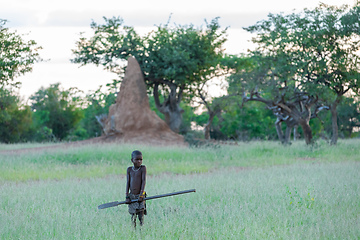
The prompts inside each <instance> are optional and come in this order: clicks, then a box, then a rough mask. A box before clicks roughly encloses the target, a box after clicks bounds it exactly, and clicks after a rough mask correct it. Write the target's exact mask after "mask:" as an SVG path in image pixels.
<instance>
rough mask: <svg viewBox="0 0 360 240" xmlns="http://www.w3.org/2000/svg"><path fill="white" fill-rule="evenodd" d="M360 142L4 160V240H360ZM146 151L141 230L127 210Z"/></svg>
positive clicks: (83, 151) (113, 149) (87, 151)
mask: <svg viewBox="0 0 360 240" xmlns="http://www.w3.org/2000/svg"><path fill="white" fill-rule="evenodd" d="M359 143H360V141H359V140H346V141H340V142H339V145H338V146H336V147H334V146H328V145H327V144H325V143H324V142H319V143H318V145H317V146H313V147H307V146H305V145H304V144H303V143H300V142H299V143H296V144H293V145H292V146H289V147H283V146H281V145H279V144H278V143H275V142H252V143H241V144H239V145H237V146H219V147H214V148H176V147H150V146H134V145H95V146H82V147H79V148H68V149H48V150H44V151H41V152H31V151H30V152H26V153H8V152H6V153H5V152H4V153H2V154H1V155H0V171H1V172H0V178H1V181H0V239H139V238H140V239H359V237H360V201H359V199H360V175H359V173H360V157H359V156H360V154H359V153H360V152H359V147H358V146H359V145H360V144H359ZM134 149H140V150H142V151H143V154H144V164H146V166H147V169H148V179H147V186H146V190H147V192H148V194H149V195H156V194H162V193H167V192H173V191H181V190H186V189H192V188H196V190H197V192H196V193H189V194H185V195H180V196H174V197H168V198H163V199H156V200H151V201H148V202H147V207H148V215H147V216H146V217H145V221H146V222H145V226H144V227H143V228H142V229H141V231H140V230H139V229H137V230H134V229H132V227H131V224H130V215H129V214H128V212H127V206H126V205H121V206H118V207H113V208H108V209H103V210H98V209H97V206H98V205H100V204H102V203H106V202H111V201H116V200H123V199H124V194H123V193H124V190H125V183H126V179H125V176H124V173H125V170H126V167H127V166H129V165H130V160H129V156H130V153H131V151H132V150H134Z"/></svg>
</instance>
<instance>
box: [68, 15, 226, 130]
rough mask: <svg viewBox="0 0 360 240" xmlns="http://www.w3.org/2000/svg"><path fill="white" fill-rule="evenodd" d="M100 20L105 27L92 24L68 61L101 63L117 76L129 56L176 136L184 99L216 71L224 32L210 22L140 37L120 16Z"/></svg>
mask: <svg viewBox="0 0 360 240" xmlns="http://www.w3.org/2000/svg"><path fill="white" fill-rule="evenodd" d="M104 19H105V24H96V23H95V22H92V23H91V28H92V30H93V31H94V35H93V36H92V37H91V38H89V39H87V38H81V39H80V40H79V41H78V42H77V48H76V49H75V50H73V52H74V54H75V58H74V59H72V62H74V63H80V64H82V65H85V64H88V63H93V64H96V65H103V66H104V67H105V69H107V70H110V71H113V72H116V73H121V72H122V69H123V68H122V67H123V61H121V60H126V59H127V58H128V57H129V56H134V57H135V58H136V59H137V60H138V62H139V64H140V67H141V69H142V71H143V73H144V75H145V80H146V82H147V84H148V86H149V87H150V88H151V89H152V90H153V95H154V98H155V103H156V106H157V108H158V110H159V111H160V112H161V113H162V114H164V116H165V121H166V122H167V123H168V125H169V126H170V128H171V129H172V130H173V131H175V132H178V131H179V127H180V125H181V115H182V112H183V110H182V109H181V108H180V102H181V101H182V99H183V98H184V96H186V94H188V96H191V93H195V92H196V91H194V89H195V88H196V87H198V86H199V85H200V84H201V83H202V82H204V81H207V80H209V79H210V78H211V77H214V76H215V75H216V74H218V73H219V68H218V66H219V63H220V60H221V58H222V55H223V49H222V44H223V43H224V42H225V40H226V37H225V34H226V30H220V25H219V23H218V19H217V18H215V19H214V20H212V21H211V22H210V23H206V26H205V27H195V26H193V25H186V26H180V25H174V26H170V25H169V23H168V24H165V25H160V26H158V27H157V29H156V30H154V31H152V32H150V33H148V34H147V35H146V36H143V37H141V36H139V35H138V34H137V33H136V31H135V29H134V28H133V27H128V26H123V20H122V19H121V18H115V17H114V18H111V19H107V18H104Z"/></svg>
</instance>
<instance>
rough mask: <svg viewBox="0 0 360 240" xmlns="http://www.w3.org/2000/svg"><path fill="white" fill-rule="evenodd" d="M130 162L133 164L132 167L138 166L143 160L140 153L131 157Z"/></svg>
mask: <svg viewBox="0 0 360 240" xmlns="http://www.w3.org/2000/svg"><path fill="white" fill-rule="evenodd" d="M131 161H132V163H133V164H134V167H140V166H141V164H142V161H143V157H142V155H141V154H140V155H136V156H135V157H134V158H132V159H131Z"/></svg>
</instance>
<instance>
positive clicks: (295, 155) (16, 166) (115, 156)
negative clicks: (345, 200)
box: [0, 140, 360, 183]
mask: <svg viewBox="0 0 360 240" xmlns="http://www.w3.org/2000/svg"><path fill="white" fill-rule="evenodd" d="M359 145H360V140H346V141H339V144H338V146H336V147H334V146H329V145H328V144H326V143H325V142H319V143H318V144H317V145H316V146H311V147H309V146H306V145H304V143H303V142H297V143H296V144H293V145H292V146H288V147H284V146H282V145H280V144H279V143H277V142H251V143H239V145H235V146H227V145H225V146H217V147H213V148H185V147H153V146H146V145H143V146H138V145H116V144H99V145H90V146H89V145H87V146H79V147H74V148H71V147H67V148H49V149H45V150H41V151H28V152H23V153H11V152H3V154H1V151H0V183H1V182H3V181H19V182H21V181H28V180H41V179H43V180H46V179H58V180H60V179H67V178H96V177H105V176H109V175H117V174H124V173H125V171H126V168H127V166H129V165H131V162H130V154H131V151H132V150H134V149H139V150H141V151H142V152H143V155H144V163H143V164H145V165H146V166H147V167H148V174H150V175H153V174H159V173H163V172H168V173H176V174H188V173H203V172H208V171H212V170H215V169H219V168H223V167H266V166H274V165H286V164H294V163H298V162H304V161H306V162H309V161H310V162H342V161H360V148H359V147H358V146H359Z"/></svg>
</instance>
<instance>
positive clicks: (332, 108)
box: [330, 99, 339, 145]
mask: <svg viewBox="0 0 360 240" xmlns="http://www.w3.org/2000/svg"><path fill="white" fill-rule="evenodd" d="M338 102H339V100H338V99H336V101H335V102H334V103H333V104H331V106H330V112H331V126H332V136H331V141H330V144H331V145H336V144H337V140H338V137H339V129H338V128H339V127H338V124H337V110H336V108H337V105H338Z"/></svg>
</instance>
